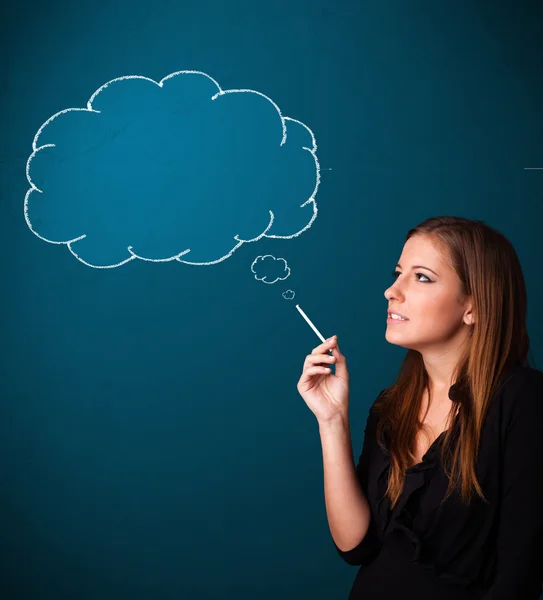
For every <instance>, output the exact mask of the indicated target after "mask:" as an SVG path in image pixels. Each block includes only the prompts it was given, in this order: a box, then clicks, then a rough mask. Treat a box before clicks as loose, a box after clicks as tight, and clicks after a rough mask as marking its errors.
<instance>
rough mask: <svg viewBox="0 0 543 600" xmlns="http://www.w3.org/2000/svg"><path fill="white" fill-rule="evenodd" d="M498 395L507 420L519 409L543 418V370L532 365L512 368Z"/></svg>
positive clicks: (505, 376)
mask: <svg viewBox="0 0 543 600" xmlns="http://www.w3.org/2000/svg"><path fill="white" fill-rule="evenodd" d="M497 395H498V399H499V403H500V404H501V406H502V413H503V415H504V417H506V419H507V420H510V419H512V418H513V417H514V415H515V414H516V413H517V412H519V411H523V412H526V411H528V412H529V413H530V414H533V415H534V417H536V416H537V417H539V416H541V417H542V418H543V372H542V371H540V370H539V369H536V368H534V367H530V366H517V367H515V368H513V369H510V370H509V371H508V372H507V373H506V374H505V375H504V377H503V382H502V383H501V386H500V388H499V391H498V394H497Z"/></svg>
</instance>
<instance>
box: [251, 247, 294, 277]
mask: <svg viewBox="0 0 543 600" xmlns="http://www.w3.org/2000/svg"><path fill="white" fill-rule="evenodd" d="M268 237H271V236H268ZM259 258H273V260H282V261H283V262H284V263H285V267H286V268H287V269H288V273H287V276H286V277H278V278H277V279H274V280H273V281H264V279H265V278H266V275H264V277H262V278H261V279H259V278H258V277H257V275H258V273H257V272H256V271H255V270H254V269H253V267H254V265H255V263H256V262H257V260H258V259H259ZM251 271H252V272H253V273H254V274H255V279H256V280H257V281H262V283H268V284H272V283H275V282H276V281H285V279H288V278H289V277H290V267H289V266H288V264H287V261H286V260H285V259H284V258H282V257H279V258H275V256H273V255H272V254H265V255H264V256H262V254H260V255H259V256H257V257H256V258H255V259H254V260H253V262H252V263H251Z"/></svg>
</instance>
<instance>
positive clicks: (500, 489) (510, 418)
mask: <svg viewBox="0 0 543 600" xmlns="http://www.w3.org/2000/svg"><path fill="white" fill-rule="evenodd" d="M393 278H394V282H393V284H392V286H391V287H390V288H388V289H387V290H386V291H385V297H386V299H387V300H388V311H389V313H391V312H392V313H395V315H399V316H401V317H403V320H399V319H397V317H396V316H394V317H393V318H390V314H389V315H388V316H389V318H388V319H387V330H386V339H387V341H389V342H390V343H392V344H395V345H398V346H403V347H405V348H407V349H408V350H407V353H406V355H405V358H404V360H403V362H402V365H401V368H400V372H399V375H398V377H397V380H396V382H395V383H394V385H392V386H391V387H389V388H386V389H384V390H382V391H381V393H380V394H379V395H378V397H377V399H376V400H375V402H374V403H373V404H372V406H371V408H370V411H369V414H368V418H367V422H366V429H365V435H364V442H363V448H362V453H361V455H360V458H359V459H358V463H357V465H356V466H355V465H354V460H353V453H352V448H351V437H350V430H349V418H348V404H349V374H348V372H347V364H346V359H345V356H344V355H343V354H342V353H341V352H340V350H339V346H338V342H337V337H336V336H334V337H333V338H330V339H329V340H327V341H326V342H325V343H323V344H320V345H319V346H317V347H316V348H315V349H314V350H313V351H312V353H311V354H310V355H308V356H307V357H306V359H305V362H304V366H303V373H302V375H301V377H300V380H299V382H298V391H299V393H300V395H301V396H302V397H303V399H304V400H305V402H306V403H307V405H308V406H309V408H310V410H311V411H312V412H313V413H314V414H315V416H316V418H317V421H318V423H319V432H320V436H321V443H322V451H323V463H324V491H325V503H326V512H327V517H328V522H329V526H330V531H331V534H332V538H333V540H334V545H335V547H336V549H337V551H338V553H339V555H340V556H341V557H342V558H343V559H344V560H345V561H346V562H347V563H348V564H351V565H357V566H358V565H359V569H358V573H357V575H356V578H355V580H354V583H353V586H352V589H351V593H350V595H349V600H356V599H360V600H377V599H379V600H388V599H394V600H397V599H402V600H406V599H410V598H413V599H416V600H426V599H428V600H430V599H431V600H453V599H454V600H459V599H472V598H478V599H479V598H484V599H485V600H537V599H538V598H539V596H540V594H541V591H542V570H543V550H542V548H543V373H542V372H541V371H539V370H537V369H535V368H532V367H530V366H529V365H528V362H527V354H528V351H529V346H530V343H529V337H528V334H527V331H526V322H525V321H526V289H525V284H524V278H523V274H522V269H521V265H520V263H519V260H518V257H517V255H516V253H515V250H514V249H513V247H512V245H511V244H510V242H509V241H508V240H507V239H506V238H505V237H504V236H503V235H502V234H500V233H499V232H497V231H495V230H493V229H491V228H490V227H488V226H487V225H486V224H484V223H483V222H481V221H471V220H468V219H463V218H457V217H436V218H432V219H428V220H426V221H424V222H423V223H422V224H420V225H419V226H418V227H415V228H414V229H411V230H410V231H409V232H408V234H407V238H406V242H405V245H404V247H403V251H402V255H401V257H400V261H399V263H398V265H397V266H396V269H395V271H394V273H393ZM536 310H539V309H538V308H536ZM393 319H394V320H393ZM329 350H331V351H332V356H330V355H329V354H328V352H329ZM331 364H335V365H336V373H335V375H334V374H332V373H331V369H330V367H329V365H331Z"/></svg>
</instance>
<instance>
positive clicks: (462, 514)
mask: <svg viewBox="0 0 543 600" xmlns="http://www.w3.org/2000/svg"><path fill="white" fill-rule="evenodd" d="M455 385H456V384H455ZM455 385H453V386H452V387H451V389H450V390H449V397H450V398H451V399H455V397H454V393H455ZM384 391H385V390H382V391H381V392H380V394H379V397H380V396H381V395H382V394H383V392H384ZM456 392H458V388H456ZM456 401H459V400H456ZM374 404H375V403H374ZM377 418H378V415H377V414H376V411H375V410H374V406H373V405H372V407H371V408H370V411H369V415H368V419H367V423H366V429H365V437H364V443H363V449H362V454H361V455H360V458H359V460H358V464H357V466H356V472H357V475H358V479H359V482H360V486H361V488H362V490H363V491H364V494H365V495H366V498H367V499H368V502H369V505H370V508H371V521H370V527H369V529H368V532H367V534H366V536H365V537H364V539H363V540H362V541H361V542H360V544H358V546H356V547H354V548H352V549H351V550H348V551H342V550H340V549H339V548H338V546H337V545H336V544H335V543H334V546H335V547H336V550H337V551H338V553H339V555H340V556H341V557H342V558H343V559H344V560H345V561H346V562H347V563H348V564H350V565H360V568H359V570H358V573H357V575H356V577H355V580H354V582H353V586H352V589H351V592H350V595H349V600H358V599H360V600H377V599H378V600H392V599H394V600H397V599H402V600H409V599H411V598H412V599H413V600H415V599H416V600H436V599H439V600H460V599H462V600H464V599H468V598H469V599H471V598H477V599H480V598H484V600H538V598H539V596H540V594H541V591H542V579H543V577H542V571H543V372H541V371H539V370H537V369H534V368H532V367H529V366H513V367H511V368H510V369H508V370H507V371H506V372H505V373H504V375H503V377H502V379H501V385H500V388H499V389H498V392H497V393H496V394H495V396H493V397H492V399H491V404H490V406H489V409H488V412H487V415H486V418H485V421H484V424H483V429H482V432H481V440H480V446H479V456H478V458H477V462H476V465H477V471H476V473H477V477H478V481H479V484H480V485H481V487H482V490H483V493H484V495H485V497H486V499H487V500H488V504H486V503H485V502H484V501H483V500H482V499H481V497H480V496H479V495H478V494H476V493H474V495H473V496H472V499H471V501H470V503H469V505H467V504H466V503H463V502H462V500H461V498H460V492H459V490H456V489H455V490H454V491H453V493H452V494H451V495H450V496H449V498H448V499H447V500H446V501H445V502H444V503H443V505H442V506H440V505H439V504H440V501H441V500H442V499H443V498H444V497H445V492H446V489H447V484H448V479H447V476H446V475H445V472H444V470H443V468H442V466H441V462H440V460H439V458H440V456H439V452H438V450H439V446H440V444H441V443H442V442H443V439H444V436H445V432H443V433H442V434H441V435H440V436H439V437H438V438H437V439H436V440H435V441H434V443H433V444H432V445H431V446H430V448H429V449H428V451H427V453H426V454H425V455H424V456H423V458H422V462H420V463H418V464H416V465H413V466H411V467H410V468H409V469H407V471H406V479H405V485H404V489H403V491H402V495H401V498H400V500H399V501H398V504H397V505H396V507H395V509H394V511H392V512H391V511H390V504H389V502H388V500H387V499H386V498H385V497H384V494H385V490H386V487H387V477H388V473H389V467H390V456H389V454H388V451H387V448H388V446H387V443H386V437H387V436H386V433H385V434H383V436H382V438H381V440H380V442H381V443H382V444H383V448H382V447H381V445H380V444H379V443H378V442H377V440H376V426H377ZM458 424H459V420H458V418H457V417H456V418H455V421H454V424H453V425H452V428H453V430H454V431H453V436H454V434H457V433H458ZM453 439H454V438H453Z"/></svg>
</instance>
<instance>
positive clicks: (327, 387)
mask: <svg viewBox="0 0 543 600" xmlns="http://www.w3.org/2000/svg"><path fill="white" fill-rule="evenodd" d="M329 350H332V356H330V355H329V354H328V351H329ZM332 364H335V365H336V374H335V375H333V374H332V372H331V371H332V370H331V369H330V367H329V366H328V365H332ZM324 365H326V366H324ZM297 388H298V392H299V393H300V395H301V396H302V398H303V399H304V400H305V403H306V404H307V406H309V409H310V410H311V412H312V413H313V414H314V415H315V417H316V418H317V421H318V422H319V424H322V423H326V422H329V421H331V420H332V419H334V418H335V417H337V416H343V417H347V416H348V412H349V373H348V371H347V361H346V359H345V357H344V356H343V354H341V352H340V351H339V347H338V345H337V336H333V337H332V338H331V339H330V340H327V341H326V342H323V343H322V344H320V346H317V347H316V348H314V349H313V351H312V352H311V354H308V355H307V356H306V358H305V362H304V366H303V372H302V375H301V377H300V379H299V381H298V385H297Z"/></svg>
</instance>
